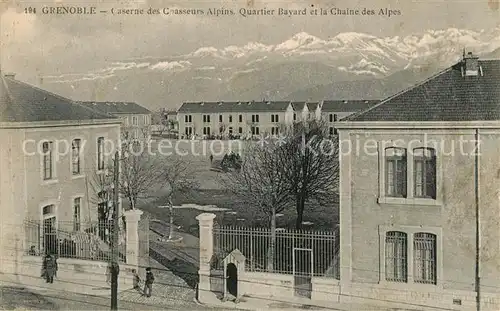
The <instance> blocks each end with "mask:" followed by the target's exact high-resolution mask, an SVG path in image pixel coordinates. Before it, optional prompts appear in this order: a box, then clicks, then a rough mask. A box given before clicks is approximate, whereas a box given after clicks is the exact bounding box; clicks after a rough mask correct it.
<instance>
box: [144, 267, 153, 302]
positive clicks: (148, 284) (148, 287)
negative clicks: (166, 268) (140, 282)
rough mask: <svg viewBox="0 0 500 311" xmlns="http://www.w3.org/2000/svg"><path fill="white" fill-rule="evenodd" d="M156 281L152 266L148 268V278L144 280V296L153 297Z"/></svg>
mask: <svg viewBox="0 0 500 311" xmlns="http://www.w3.org/2000/svg"><path fill="white" fill-rule="evenodd" d="M154 281H155V276H154V275H153V272H152V271H151V268H149V267H148V268H146V280H145V281H144V296H146V297H151V293H152V292H153V283H154Z"/></svg>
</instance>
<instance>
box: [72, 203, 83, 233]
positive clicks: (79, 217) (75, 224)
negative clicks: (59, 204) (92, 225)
mask: <svg viewBox="0 0 500 311" xmlns="http://www.w3.org/2000/svg"><path fill="white" fill-rule="evenodd" d="M77 200H78V213H77V212H76V207H77V205H76V202H77ZM82 203H83V197H82V196H76V197H73V198H72V206H73V215H72V218H73V231H75V232H77V231H81V229H82ZM77 220H78V221H77Z"/></svg>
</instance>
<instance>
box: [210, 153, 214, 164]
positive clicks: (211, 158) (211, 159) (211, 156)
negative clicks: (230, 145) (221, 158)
mask: <svg viewBox="0 0 500 311" xmlns="http://www.w3.org/2000/svg"><path fill="white" fill-rule="evenodd" d="M213 161H214V156H213V155H212V154H211V155H210V164H212V162H213Z"/></svg>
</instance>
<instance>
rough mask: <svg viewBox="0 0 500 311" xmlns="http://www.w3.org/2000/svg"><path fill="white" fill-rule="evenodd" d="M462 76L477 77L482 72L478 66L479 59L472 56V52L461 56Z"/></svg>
mask: <svg viewBox="0 0 500 311" xmlns="http://www.w3.org/2000/svg"><path fill="white" fill-rule="evenodd" d="M462 63H463V66H462V76H464V77H468V76H477V75H479V73H480V72H481V75H482V70H481V68H480V66H479V57H478V56H475V55H473V54H472V52H469V53H467V55H465V53H464V56H463V60H462Z"/></svg>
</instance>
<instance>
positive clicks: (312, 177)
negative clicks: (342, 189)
mask: <svg viewBox="0 0 500 311" xmlns="http://www.w3.org/2000/svg"><path fill="white" fill-rule="evenodd" d="M278 151H279V152H280V159H282V161H283V162H285V164H282V165H283V166H285V167H287V168H288V169H287V170H286V171H285V172H286V179H287V180H289V181H290V184H289V189H288V190H289V194H290V195H291V196H293V197H294V198H295V207H296V212H297V219H296V228H297V229H301V228H302V220H303V215H304V210H305V205H306V203H311V202H314V203H317V204H328V203H331V202H332V201H334V200H336V193H337V191H338V180H339V163H338V139H337V137H329V135H328V133H327V128H326V126H325V125H324V124H323V123H322V122H319V121H316V120H309V121H303V122H300V123H297V124H295V125H294V127H293V129H291V130H289V131H288V136H287V137H286V138H285V142H284V144H283V145H282V148H280V149H279V150H278Z"/></svg>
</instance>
